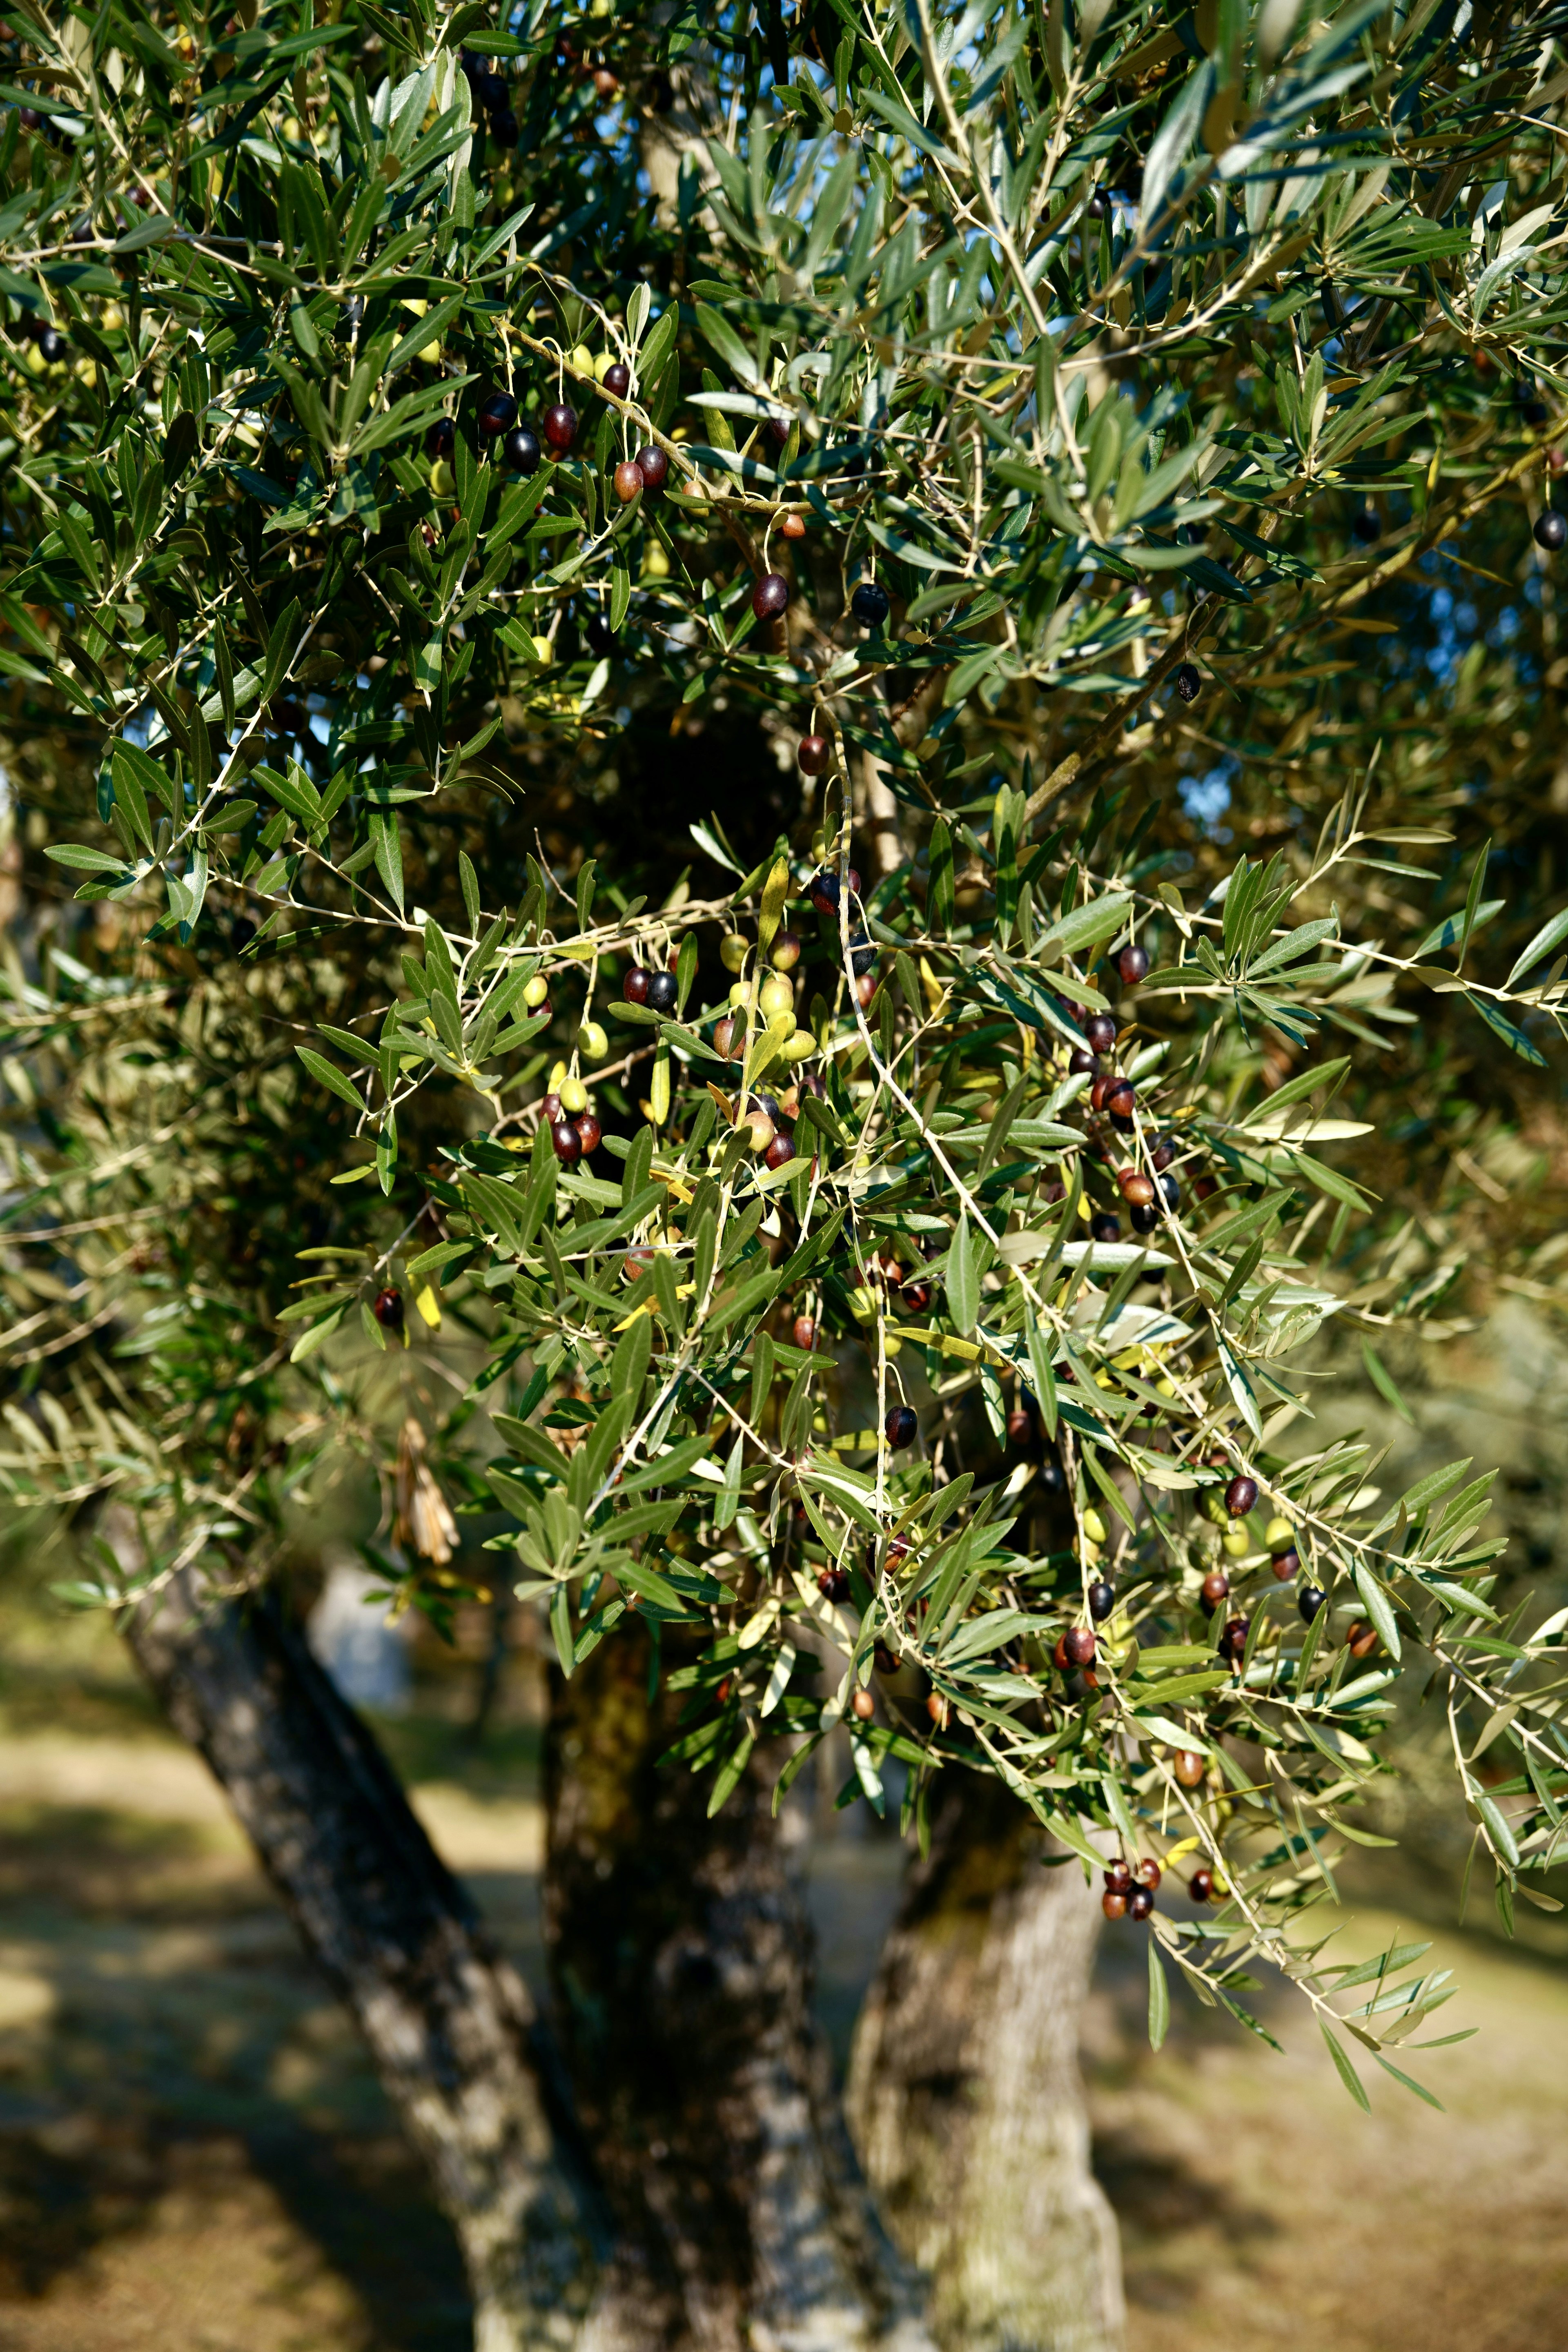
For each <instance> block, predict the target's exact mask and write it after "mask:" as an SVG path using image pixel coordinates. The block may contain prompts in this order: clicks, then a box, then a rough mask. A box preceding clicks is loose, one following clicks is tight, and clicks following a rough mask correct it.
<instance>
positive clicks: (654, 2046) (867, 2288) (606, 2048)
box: [546, 1633, 930, 2352]
mask: <svg viewBox="0 0 1568 2352" xmlns="http://www.w3.org/2000/svg"><path fill="white" fill-rule="evenodd" d="M675 1717H676V1706H675V1704H674V1703H672V1702H671V1701H670V1700H669V1699H668V1697H665V1696H661V1697H660V1699H659V1700H658V1702H657V1703H656V1704H655V1705H653V1706H650V1704H649V1699H648V1671H647V1644H646V1642H645V1641H644V1640H643V1639H642V1638H640V1637H634V1638H628V1637H627V1636H626V1634H625V1633H619V1634H617V1635H616V1638H615V1640H613V1641H610V1642H605V1643H604V1644H602V1646H601V1647H600V1648H599V1649H598V1650H597V1651H595V1654H593V1656H592V1657H591V1658H590V1659H589V1660H588V1661H587V1663H586V1664H584V1666H581V1667H579V1669H578V1670H577V1673H576V1674H575V1675H574V1677H573V1679H572V1680H571V1682H570V1683H567V1682H565V1681H564V1680H563V1679H561V1678H559V1677H558V1678H557V1680H556V1685H555V1691H554V1698H553V1704H552V1722H551V1731H550V1744H549V1759H550V1760H549V1801H550V1846H549V1861H548V1864H547V1880H546V1889H547V1893H546V1934H547V1937H548V1940H549V1946H550V1952H551V1960H552V1969H553V1975H554V1983H555V1987H556V1991H557V1994H558V2004H559V2014H560V2020H561V2033H562V2041H563V2050H564V2052H565V2055H566V2060H567V2063H568V2066H569V2068H570V2071H571V2074H572V2079H573V2085H574V2091H575V2094H576V2097H577V2102H578V2113H579V2115H580V2116H581V2117H582V2119H583V2123H584V2128H585V2130H586V2132H587V2134H588V2136H589V2139H590V2142H591V2145H592V2147H593V2149H594V2153H595V2158H596V2160H597V2162H598V2165H599V2168H600V2171H601V2175H602V2177H603V2178H604V2179H605V2182H606V2185H607V2187H608V2190H609V2193H610V2196H611V2198H612V2200H613V2202H614V2204H615V2206H616V2213H617V2216H618V2218H619V2220H620V2221H621V2224H622V2227H623V2230H624V2231H626V2234H627V2235H628V2236H630V2237H632V2238H634V2239H635V2240H637V2241H638V2242H643V2243H647V2244H649V2245H653V2246H657V2247H658V2248H659V2250H660V2253H659V2259H658V2267H657V2268H656V2270H655V2272H654V2273H653V2274H652V2275H651V2276H650V2278H649V2280H648V2289H649V2296H648V2306H647V2322H646V2327H645V2336H644V2341H645V2344H646V2345H647V2347H648V2352H656V2347H664V2346H666V2345H674V2344H675V2343H677V2342H678V2341H681V2340H683V2339H682V2337H681V2334H680V2331H681V2328H682V2327H683V2326H684V2327H686V2328H688V2329H689V2339H690V2341H691V2342H692V2344H693V2345H695V2346H700V2347H702V2352H741V2347H753V2352H849V2347H868V2346H873V2345H874V2346H878V2347H887V2348H888V2352H892V2347H900V2352H915V2347H925V2346H929V2342H930V2339H929V2337H928V2336H927V2335H926V2333H925V2329H924V2326H923V2325H922V2324H921V2321H920V2319H919V2317H918V2316H917V2313H918V2308H919V2303H920V2297H919V2295H918V2293H917V2291H916V2289H915V2288H914V2285H913V2284H912V2282H911V2281H910V2279H909V2277H908V2276H907V2275H906V2274H905V2273H904V2272H903V2271H902V2268H901V2265H900V2263H899V2260H898V2258H897V2257H896V2255H895V2254H894V2252H893V2251H892V2249H891V2247H890V2246H889V2244H888V2242H887V2241H886V2239H885V2238H884V2237H883V2235H882V2233H881V2231H880V2230H879V2226H878V2224H877V2222H876V2220H875V2218H874V2215H873V2213H872V2211H871V2209H870V2205H869V2202H868V2199H867V2197H866V2194H865V2191H864V2188H863V2185H862V2184H861V2183H860V2182H859V2180H858V2178H857V2176H856V2174H855V2169H854V2162H853V2158H852V2156H851V2153H850V2150H849V2147H848V2144H847V2138H846V2137H845V2134H844V2131H843V2126H842V2123H841V2120H840V2117H839V2114H838V2111H837V2101H836V2100H835V2099H834V2097H833V2094H832V2086H831V2080H830V2072H829V2068H828V2065H827V2062H826V2053H825V2051H824V2049H823V2046H822V2044H821V2042H820V2039H819V2037H818V2035H817V2033H816V2030H815V2027H814V2025H813V2021H812V2016H811V2010H810V1991H811V1978H810V1967H811V1943H810V1933H809V1928H808V1926H807V1923H806V1920H805V1915H804V1913H803V1910H802V1907H801V1905H800V1902H799V1899H798V1897H797V1895H796V1893H795V1888H794V1886H793V1885H792V1884H791V1882H790V1880H789V1877H788V1875H787V1874H786V1872H785V1870H784V1863H783V1858H782V1855H781V1853H780V1850H779V1845H778V1842H777V1839H776V1837H775V1835H774V1831H773V1819H772V1810H771V1797H772V1790H771V1786H770V1784H769V1782H768V1781H767V1780H766V1779H765V1778H764V1777H763V1774H762V1773H761V1772H760V1771H758V1770H756V1769H752V1770H751V1771H749V1772H748V1773H747V1774H745V1775H744V1776H743V1777H742V1781H741V1784H740V1786H739V1788H738V1789H737V1790H735V1792H734V1794H733V1795H732V1796H731V1798H730V1800H729V1801H728V1803H727V1804H726V1805H725V1806H724V1808H723V1810H722V1811H721V1812H720V1813H719V1815H718V1816H717V1818H716V1819H715V1820H713V1821H711V1822H710V1821H709V1820H708V1819H707V1817H706V1815H707V1799H708V1786H707V1782H706V1780H705V1779H703V1780H700V1779H698V1778H696V1777H695V1776H693V1775H692V1774H691V1773H689V1771H688V1770H687V1769H686V1768H685V1767H684V1766H683V1765H675V1766H671V1767H667V1768H665V1769H659V1767H658V1761H657V1759H658V1756H659V1755H660V1753H661V1752H662V1751H663V1750H664V1749H665V1748H668V1746H669V1744H670V1742H671V1739H672V1738H673V1737H674V1736H675Z"/></svg>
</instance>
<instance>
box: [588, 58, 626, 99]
mask: <svg viewBox="0 0 1568 2352" xmlns="http://www.w3.org/2000/svg"><path fill="white" fill-rule="evenodd" d="M620 86H621V85H620V83H619V82H618V81H617V80H616V77H615V75H614V74H613V73H612V72H611V71H610V68H609V67H608V66H600V67H599V68H598V70H597V72H596V73H595V76H594V95H595V98H603V99H611V98H614V96H615V94H616V91H617V90H618V89H619V88H620Z"/></svg>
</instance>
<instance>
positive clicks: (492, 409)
mask: <svg viewBox="0 0 1568 2352" xmlns="http://www.w3.org/2000/svg"><path fill="white" fill-rule="evenodd" d="M516 423H517V403H516V401H515V400H514V399H513V398H512V396H511V394H510V392H492V393H491V394H490V396H489V399H488V400H487V401H486V403H485V404H484V406H483V407H482V408H481V409H480V411H479V431H480V432H481V433H484V434H487V435H489V436H491V437H492V438H493V436H495V435H496V434H498V433H510V430H511V428H512V426H513V425H515V424H516Z"/></svg>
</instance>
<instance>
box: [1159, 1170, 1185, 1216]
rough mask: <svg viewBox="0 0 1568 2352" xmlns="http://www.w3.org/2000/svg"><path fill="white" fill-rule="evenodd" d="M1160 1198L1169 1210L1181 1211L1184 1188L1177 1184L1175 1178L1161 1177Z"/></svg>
mask: <svg viewBox="0 0 1568 2352" xmlns="http://www.w3.org/2000/svg"><path fill="white" fill-rule="evenodd" d="M1160 1197H1161V1199H1162V1200H1163V1202H1164V1203H1165V1206H1166V1208H1167V1209H1179V1208H1180V1207H1181V1205H1182V1188H1181V1186H1180V1185H1179V1184H1178V1183H1177V1181H1176V1180H1175V1178H1174V1177H1173V1176H1162V1177H1161V1179H1160Z"/></svg>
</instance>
